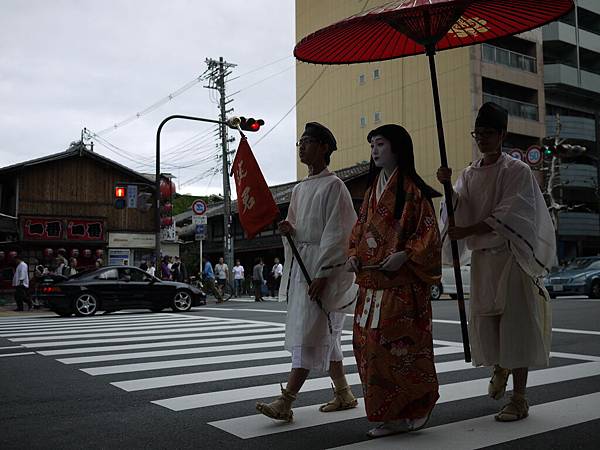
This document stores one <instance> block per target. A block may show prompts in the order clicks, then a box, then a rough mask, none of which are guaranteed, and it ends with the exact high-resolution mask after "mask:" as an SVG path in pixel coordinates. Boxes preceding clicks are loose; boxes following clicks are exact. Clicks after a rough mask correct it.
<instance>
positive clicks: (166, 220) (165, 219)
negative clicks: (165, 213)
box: [160, 217, 173, 227]
mask: <svg viewBox="0 0 600 450" xmlns="http://www.w3.org/2000/svg"><path fill="white" fill-rule="evenodd" d="M160 224H161V225H162V226H163V227H170V226H171V225H173V218H172V217H162V218H161V219H160Z"/></svg>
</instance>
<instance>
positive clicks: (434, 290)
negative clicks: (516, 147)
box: [431, 284, 442, 300]
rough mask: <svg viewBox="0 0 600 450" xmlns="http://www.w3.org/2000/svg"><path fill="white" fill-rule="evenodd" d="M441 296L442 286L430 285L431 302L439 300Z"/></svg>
mask: <svg viewBox="0 0 600 450" xmlns="http://www.w3.org/2000/svg"><path fill="white" fill-rule="evenodd" d="M441 296H442V285H441V284H432V285H431V300H439V299H440V297H441Z"/></svg>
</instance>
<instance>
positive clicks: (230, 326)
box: [11, 322, 261, 342]
mask: <svg viewBox="0 0 600 450" xmlns="http://www.w3.org/2000/svg"><path fill="white" fill-rule="evenodd" d="M260 326H261V325H258V324H255V323H226V322H225V324H223V322H219V323H218V325H212V324H211V325H209V326H206V325H204V324H198V325H193V326H192V325H187V324H186V325H176V326H175V328H172V327H171V326H163V327H159V329H158V330H157V329H150V330H146V329H142V330H135V331H125V330H127V329H125V330H124V331H110V332H108V333H89V334H88V333H83V334H73V335H71V334H60V335H56V336H55V335H52V336H32V337H17V338H11V341H13V342H32V341H38V342H42V341H51V340H56V339H86V338H105V337H112V336H140V335H144V334H155V335H157V336H160V335H161V334H167V333H183V332H188V331H219V330H240V329H244V328H259V327H260Z"/></svg>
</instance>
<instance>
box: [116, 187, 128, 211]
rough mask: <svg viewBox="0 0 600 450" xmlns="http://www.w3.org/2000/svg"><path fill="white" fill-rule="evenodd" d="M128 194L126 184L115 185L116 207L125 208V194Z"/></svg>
mask: <svg viewBox="0 0 600 450" xmlns="http://www.w3.org/2000/svg"><path fill="white" fill-rule="evenodd" d="M126 195H127V188H126V187H125V186H116V187H115V208H117V209H123V208H125V196H126Z"/></svg>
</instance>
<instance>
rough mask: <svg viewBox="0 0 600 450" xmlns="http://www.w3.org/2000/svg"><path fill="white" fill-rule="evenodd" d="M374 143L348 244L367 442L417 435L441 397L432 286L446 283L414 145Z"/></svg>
mask: <svg viewBox="0 0 600 450" xmlns="http://www.w3.org/2000/svg"><path fill="white" fill-rule="evenodd" d="M367 140H368V141H369V143H370V144H371V170H370V177H369V181H370V182H369V187H368V189H367V192H366V194H365V198H364V201H363V204H362V207H361V210H360V215H359V217H358V221H357V222H356V224H355V225H354V229H353V231H352V236H351V238H350V243H349V258H348V262H347V268H348V270H349V271H353V272H356V274H357V277H356V283H357V284H358V285H359V287H360V291H359V297H358V302H357V304H356V310H355V314H354V318H355V320H354V340H353V344H354V355H355V356H356V362H357V366H358V370H359V373H360V378H361V381H362V385H363V391H364V399H365V400H364V401H365V405H366V410H367V416H368V418H369V420H370V421H373V422H383V423H382V424H380V425H379V426H378V427H376V428H373V429H372V430H369V432H368V433H367V435H368V436H369V437H372V438H374V437H380V436H387V435H390V434H395V433H402V432H408V431H415V430H418V429H421V428H423V427H424V426H425V424H426V423H427V420H428V419H429V416H430V414H431V411H432V409H433V407H434V405H435V403H436V401H437V400H438V398H439V394H438V381H437V375H436V372H435V366H434V361H433V337H432V333H431V304H430V286H431V285H432V284H434V283H438V282H439V280H440V278H441V248H440V242H441V241H440V234H439V230H438V225H437V222H436V216H435V212H434V208H433V205H432V201H431V199H432V197H438V196H440V194H439V193H438V192H436V191H435V190H434V189H432V188H431V187H429V186H428V185H427V184H426V183H425V182H424V181H423V179H422V178H421V177H420V176H419V175H418V174H417V172H416V170H415V164H414V155H413V144H412V139H411V138H410V135H409V134H408V132H407V131H406V130H405V129H404V128H403V127H401V126H399V125H383V126H381V127H379V128H376V129H375V130H373V131H371V132H370V133H369V135H368V137H367Z"/></svg>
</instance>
